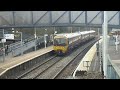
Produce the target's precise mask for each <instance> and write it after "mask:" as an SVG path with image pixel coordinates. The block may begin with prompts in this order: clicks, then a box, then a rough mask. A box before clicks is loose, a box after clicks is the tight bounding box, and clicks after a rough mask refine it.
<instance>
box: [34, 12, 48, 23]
mask: <svg viewBox="0 0 120 90" xmlns="http://www.w3.org/2000/svg"><path fill="white" fill-rule="evenodd" d="M48 12H49V11H47V12H45V13H44V14H43V15H42V16H41V17H40V18H39V19H38V20H37V21H36V22H35V23H34V25H35V24H37V23H38V22H39V21H40V20H41V19H42V18H43V17H44V16H45V15H46V14H47V13H48Z"/></svg>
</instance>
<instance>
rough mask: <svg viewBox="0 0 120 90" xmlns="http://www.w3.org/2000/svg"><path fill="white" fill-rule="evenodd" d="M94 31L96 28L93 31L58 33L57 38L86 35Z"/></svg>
mask: <svg viewBox="0 0 120 90" xmlns="http://www.w3.org/2000/svg"><path fill="white" fill-rule="evenodd" d="M94 32H95V31H94V30H91V31H83V32H75V33H63V34H56V36H55V38H57V37H66V38H73V37H76V36H80V35H85V34H88V33H94Z"/></svg>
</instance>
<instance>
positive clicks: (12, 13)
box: [12, 11, 15, 25]
mask: <svg viewBox="0 0 120 90" xmlns="http://www.w3.org/2000/svg"><path fill="white" fill-rule="evenodd" d="M12 14H13V25H15V11H13V12H12Z"/></svg>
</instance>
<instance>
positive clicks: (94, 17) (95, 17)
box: [88, 11, 101, 24]
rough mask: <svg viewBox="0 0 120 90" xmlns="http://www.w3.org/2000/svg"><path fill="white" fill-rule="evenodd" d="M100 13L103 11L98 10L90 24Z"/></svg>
mask: <svg viewBox="0 0 120 90" xmlns="http://www.w3.org/2000/svg"><path fill="white" fill-rule="evenodd" d="M100 13H101V11H100V12H98V13H97V15H95V17H94V18H93V19H92V20H91V21H90V22H89V23H88V24H90V23H91V22H92V21H93V20H94V19H95V18H96V17H97V16H98V15H99V14H100Z"/></svg>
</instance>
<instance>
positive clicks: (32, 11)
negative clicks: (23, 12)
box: [31, 11, 33, 24]
mask: <svg viewBox="0 0 120 90" xmlns="http://www.w3.org/2000/svg"><path fill="white" fill-rule="evenodd" d="M31 22H32V24H33V11H31Z"/></svg>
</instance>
